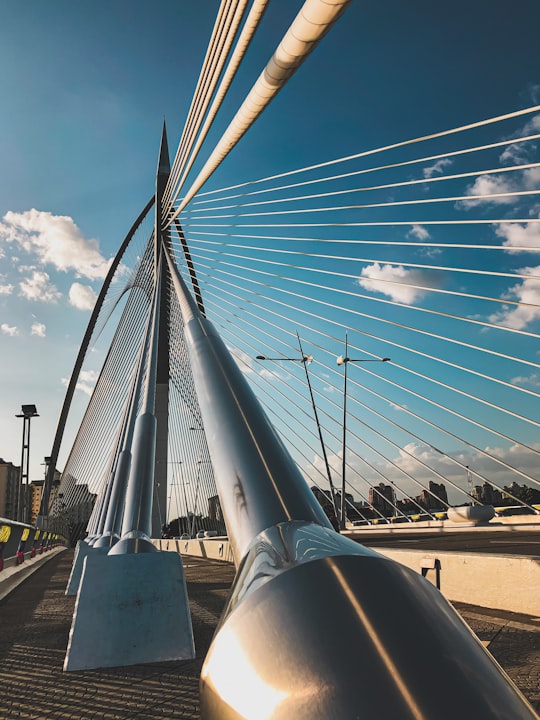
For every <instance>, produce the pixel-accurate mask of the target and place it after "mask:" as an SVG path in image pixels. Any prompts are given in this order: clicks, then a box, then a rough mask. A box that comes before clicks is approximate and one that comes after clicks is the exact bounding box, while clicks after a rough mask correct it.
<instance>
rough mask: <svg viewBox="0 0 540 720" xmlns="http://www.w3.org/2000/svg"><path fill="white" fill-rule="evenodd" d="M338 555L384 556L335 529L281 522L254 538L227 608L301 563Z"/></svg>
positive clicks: (304, 523) (294, 522) (310, 524)
mask: <svg viewBox="0 0 540 720" xmlns="http://www.w3.org/2000/svg"><path fill="white" fill-rule="evenodd" d="M336 555H363V556H367V557H380V556H379V555H378V554H377V553H376V552H375V551H373V550H370V549H368V548H366V547H364V546H363V545H360V544H359V543H356V542H353V541H352V540H349V539H348V538H346V537H344V536H342V535H339V534H338V533H336V532H335V531H334V530H330V529H329V528H326V527H322V526H320V525H316V524H315V523H306V522H300V521H294V520H293V521H291V522H287V523H280V524H279V525H275V526H274V527H271V528H268V529H267V530H264V531H263V532H262V533H260V534H259V535H257V537H256V538H255V539H254V540H253V542H252V544H251V546H250V547H249V549H248V552H247V554H246V556H245V558H244V560H243V562H242V565H241V567H240V568H239V571H238V575H237V578H236V581H235V585H234V589H233V592H232V594H231V597H230V599H229V602H228V605H227V610H226V613H227V612H230V611H232V610H233V608H234V607H235V606H236V605H237V604H238V603H239V602H240V600H242V598H243V597H244V596H245V595H246V594H247V593H249V592H252V591H253V590H256V589H257V588H259V587H261V586H262V585H264V584H265V583H266V582H268V581H269V580H272V578H274V577H276V576H277V575H279V574H280V573H282V572H286V571H287V570H290V569H292V568H294V567H296V566H297V565H302V564H303V563H307V562H311V561H313V560H319V559H321V558H324V557H333V556H336Z"/></svg>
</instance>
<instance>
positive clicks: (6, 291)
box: [0, 285, 13, 295]
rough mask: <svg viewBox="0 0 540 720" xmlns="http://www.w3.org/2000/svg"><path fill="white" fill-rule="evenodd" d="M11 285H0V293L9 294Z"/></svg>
mask: <svg viewBox="0 0 540 720" xmlns="http://www.w3.org/2000/svg"><path fill="white" fill-rule="evenodd" d="M12 292H13V285H0V295H11V293H12Z"/></svg>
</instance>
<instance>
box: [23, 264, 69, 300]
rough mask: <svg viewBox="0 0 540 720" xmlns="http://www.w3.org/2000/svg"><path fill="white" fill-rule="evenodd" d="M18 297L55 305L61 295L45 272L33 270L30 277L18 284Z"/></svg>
mask: <svg viewBox="0 0 540 720" xmlns="http://www.w3.org/2000/svg"><path fill="white" fill-rule="evenodd" d="M19 288H20V293H19V294H20V295H21V296H22V297H25V298H26V299H27V300H36V301H41V302H45V303H55V302H57V301H58V299H59V298H60V297H62V294H61V293H59V292H58V289H57V288H56V286H55V285H53V283H51V282H50V277H49V275H48V273H46V272H40V271H38V270H35V271H34V272H33V273H32V275H31V277H28V278H26V279H25V280H22V281H21V282H20V283H19Z"/></svg>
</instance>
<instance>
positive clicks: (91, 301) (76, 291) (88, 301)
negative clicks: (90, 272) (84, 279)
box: [69, 283, 97, 310]
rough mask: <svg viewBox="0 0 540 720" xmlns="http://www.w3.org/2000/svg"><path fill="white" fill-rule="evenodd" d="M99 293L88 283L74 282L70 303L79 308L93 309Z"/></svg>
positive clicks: (70, 293)
mask: <svg viewBox="0 0 540 720" xmlns="http://www.w3.org/2000/svg"><path fill="white" fill-rule="evenodd" d="M96 300H97V295H96V293H95V292H94V291H93V290H92V288H91V287H89V286H88V285H81V283H73V285H72V286H71V288H70V289H69V304H70V305H73V307H75V308H77V310H93V308H94V305H95V304H96Z"/></svg>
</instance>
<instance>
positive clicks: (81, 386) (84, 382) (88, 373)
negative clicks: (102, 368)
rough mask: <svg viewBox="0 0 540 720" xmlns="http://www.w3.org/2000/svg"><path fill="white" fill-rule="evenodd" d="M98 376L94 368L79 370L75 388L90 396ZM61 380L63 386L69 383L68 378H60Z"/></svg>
mask: <svg viewBox="0 0 540 720" xmlns="http://www.w3.org/2000/svg"><path fill="white" fill-rule="evenodd" d="M98 377H99V374H98V373H97V372H96V371H95V370H81V373H80V375H79V379H78V381H77V385H76V386H75V389H76V390H80V391H81V392H83V393H84V394H85V395H88V396H90V395H91V394H92V393H93V392H94V387H95V384H96V381H97V379H98ZM61 382H62V385H64V387H67V386H68V385H69V379H68V378H62V379H61Z"/></svg>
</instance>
